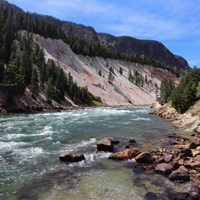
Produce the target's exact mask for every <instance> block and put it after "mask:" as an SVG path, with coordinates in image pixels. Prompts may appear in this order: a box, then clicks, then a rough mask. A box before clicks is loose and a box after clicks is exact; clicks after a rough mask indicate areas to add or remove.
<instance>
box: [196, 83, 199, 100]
mask: <svg viewBox="0 0 200 200" xmlns="http://www.w3.org/2000/svg"><path fill="white" fill-rule="evenodd" d="M196 93H197V94H196V96H197V98H198V99H200V82H199V84H198V86H197V92H196Z"/></svg>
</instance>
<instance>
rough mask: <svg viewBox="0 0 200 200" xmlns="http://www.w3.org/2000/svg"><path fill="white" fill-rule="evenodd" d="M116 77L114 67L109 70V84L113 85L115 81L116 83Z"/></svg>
mask: <svg viewBox="0 0 200 200" xmlns="http://www.w3.org/2000/svg"><path fill="white" fill-rule="evenodd" d="M114 78H115V77H114V75H113V68H112V67H110V69H109V74H108V82H109V83H112V82H113V81H114Z"/></svg>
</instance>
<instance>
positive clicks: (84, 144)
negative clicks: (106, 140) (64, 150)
mask: <svg viewBox="0 0 200 200" xmlns="http://www.w3.org/2000/svg"><path fill="white" fill-rule="evenodd" d="M96 141H97V140H96V138H90V140H83V141H81V142H80V143H78V144H76V145H75V146H76V147H85V146H88V145H90V144H93V143H95V142H96Z"/></svg>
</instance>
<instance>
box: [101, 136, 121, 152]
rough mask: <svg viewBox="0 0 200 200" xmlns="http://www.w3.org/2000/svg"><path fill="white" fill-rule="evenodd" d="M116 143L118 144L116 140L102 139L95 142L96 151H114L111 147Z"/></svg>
mask: <svg viewBox="0 0 200 200" xmlns="http://www.w3.org/2000/svg"><path fill="white" fill-rule="evenodd" d="M118 143H119V141H118V140H113V139H111V138H104V139H102V140H100V141H98V142H97V150H98V151H109V152H113V151H114V146H113V145H115V144H118Z"/></svg>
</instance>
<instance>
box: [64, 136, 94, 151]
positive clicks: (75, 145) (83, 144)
mask: <svg viewBox="0 0 200 200" xmlns="http://www.w3.org/2000/svg"><path fill="white" fill-rule="evenodd" d="M96 142H97V140H96V138H90V139H89V140H82V141H81V142H79V143H73V144H68V145H67V146H65V147H64V148H63V150H64V151H74V150H79V149H80V148H83V147H87V146H90V145H92V144H94V143H96Z"/></svg>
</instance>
